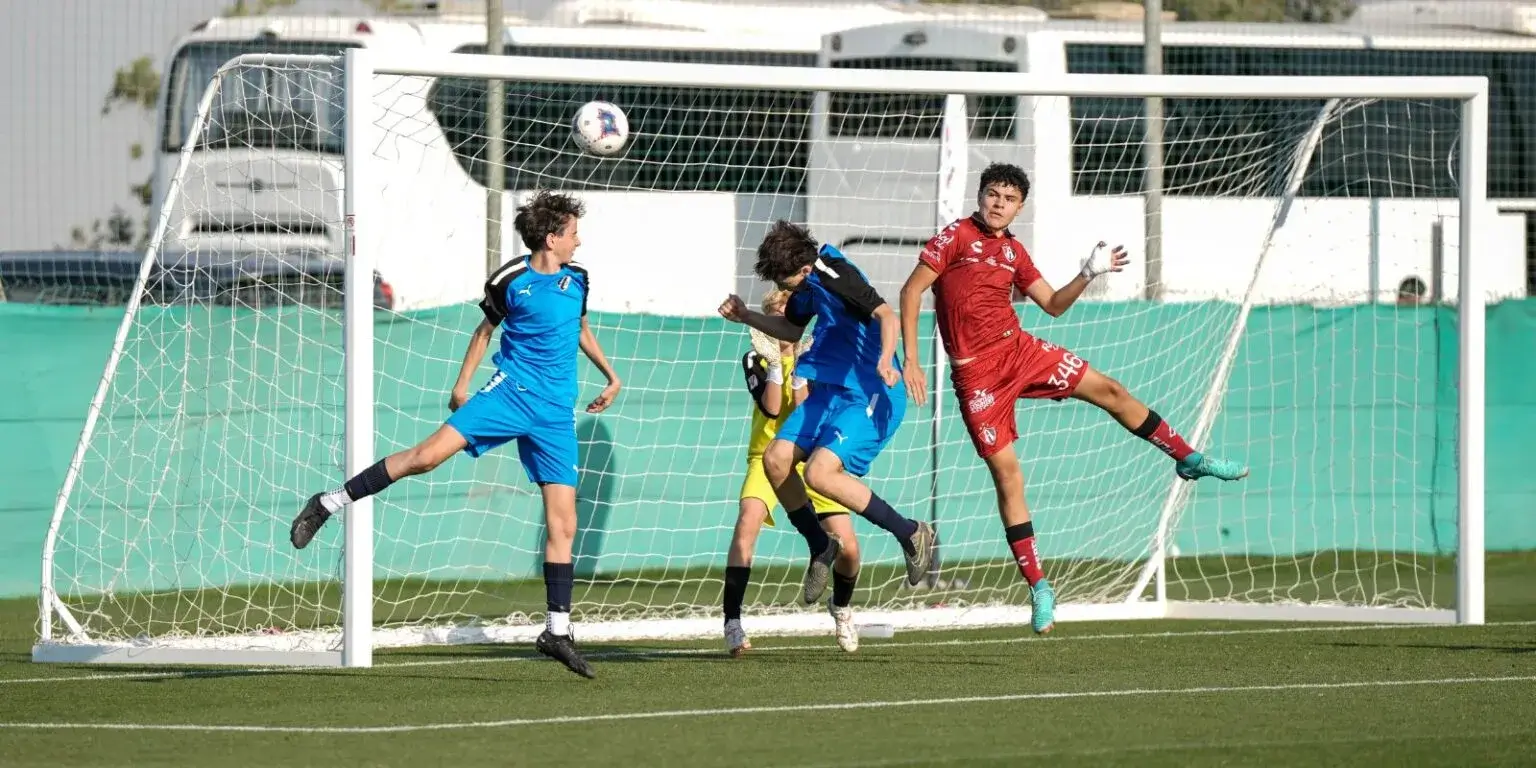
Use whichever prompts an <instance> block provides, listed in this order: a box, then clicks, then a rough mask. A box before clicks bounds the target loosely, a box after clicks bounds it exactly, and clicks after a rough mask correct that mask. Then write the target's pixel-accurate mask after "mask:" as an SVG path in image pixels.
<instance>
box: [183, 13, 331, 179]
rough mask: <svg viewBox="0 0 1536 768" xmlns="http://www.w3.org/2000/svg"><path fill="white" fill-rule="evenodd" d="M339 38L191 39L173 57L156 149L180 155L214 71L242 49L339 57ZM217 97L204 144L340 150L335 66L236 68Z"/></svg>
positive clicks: (235, 146) (210, 145)
mask: <svg viewBox="0 0 1536 768" xmlns="http://www.w3.org/2000/svg"><path fill="white" fill-rule="evenodd" d="M349 47H353V46H350V45H347V44H344V43H334V42H306V41H276V40H274V41H219V42H200V43H190V44H188V45H186V46H184V47H183V48H182V49H181V50H180V51H178V52H177V53H176V57H175V59H174V60H173V61H172V62H171V77H170V88H171V92H170V93H169V94H168V99H167V102H166V105H167V108H166V112H165V115H166V116H165V123H164V125H162V126H161V129H162V133H161V136H162V140H161V146H162V149H163V151H165V152H177V151H179V150H180V149H181V146H182V142H184V141H185V140H186V137H187V134H188V132H190V131H191V129H192V121H193V120H195V119H196V118H197V105H198V102H199V101H201V100H202V98H203V92H204V90H205V89H206V88H207V87H208V83H209V82H210V81H212V80H213V76H214V73H215V72H217V71H218V69H219V67H221V66H223V65H224V63H225V62H227V61H229V60H230V59H232V58H234V57H235V56H239V55H241V54H246V53H285V54H310V55H330V56H335V55H340V54H341V53H342V52H344V51H345V50H346V49H347V48H349ZM230 74H231V76H230V77H228V78H227V79H226V80H225V82H224V83H223V85H222V86H221V87H220V88H219V91H218V95H217V96H216V98H215V99H214V102H213V105H212V111H211V112H210V113H209V121H208V125H207V126H205V127H204V130H203V137H202V146H204V147H219V148H261V149H300V150H307V151H320V152H332V153H336V154H340V153H341V152H342V151H343V126H344V125H345V120H346V115H345V112H344V111H343V100H342V77H341V71H340V68H339V67H312V68H287V67H249V68H242V69H237V70H233V71H232V72H231V73H230Z"/></svg>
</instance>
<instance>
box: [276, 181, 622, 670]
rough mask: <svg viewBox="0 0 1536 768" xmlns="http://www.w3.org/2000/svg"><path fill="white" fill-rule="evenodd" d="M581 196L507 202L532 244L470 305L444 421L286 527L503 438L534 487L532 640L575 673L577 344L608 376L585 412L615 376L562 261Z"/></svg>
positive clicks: (593, 408)
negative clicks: (537, 570)
mask: <svg viewBox="0 0 1536 768" xmlns="http://www.w3.org/2000/svg"><path fill="white" fill-rule="evenodd" d="M583 212H584V211H583V206H582V204H581V202H580V201H579V200H577V199H575V198H573V197H570V196H568V195H562V194H556V193H553V192H548V191H544V192H539V193H537V194H535V195H534V196H533V198H532V200H530V201H529V202H528V204H527V205H524V206H522V207H520V208H518V209H517V218H516V219H514V221H513V226H514V227H515V228H516V229H517V233H518V235H519V236H520V237H521V238H522V240H523V243H524V244H525V245H526V246H528V249H529V250H530V251H532V254H531V255H529V256H519V257H517V258H515V259H512V260H511V261H508V262H507V263H506V264H504V265H502V267H501V268H500V269H498V270H496V272H495V273H493V274H492V275H491V277H490V278H489V279H488V280H486V283H485V298H484V299H482V300H481V301H480V309H481V311H482V312H483V313H484V314H485V319H484V320H482V321H481V322H480V325H479V327H477V328H475V332H474V334H473V335H472V336H471V337H470V340H469V348H468V349H467V350H465V352H464V365H463V366H462V367H461V368H460V369H459V377H458V380H457V381H456V382H455V383H454V385H453V393H452V394H451V395H450V396H449V398H448V409H449V410H450V411H452V412H453V414H452V415H451V416H449V417H448V420H447V422H445V423H444V424H443V426H441V427H439V428H438V429H437V431H436V432H433V433H432V435H431V436H429V437H428V438H427V439H425V440H423V441H421V442H420V443H418V444H417V445H416V446H415V447H412V448H407V449H406V450H403V451H400V452H399V453H395V454H392V455H390V456H388V457H386V458H385V459H384V460H383V461H380V462H378V463H377V464H374V465H373V466H371V467H369V468H367V469H365V470H363V471H362V472H361V473H359V474H358V475H357V476H356V477H354V478H352V479H351V480H348V481H347V482H346V484H345V485H343V486H342V487H340V488H337V489H335V490H333V491H330V492H327V493H317V494H315V495H314V496H311V497H310V499H309V501H308V503H306V504H305V505H304V509H303V510H302V511H301V512H300V513H299V515H298V517H296V518H294V521H293V526H292V529H291V530H290V532H289V538H290V540H291V541H292V543H293V546H295V547H297V548H299V549H303V548H304V547H305V546H307V545H308V544H309V542H310V540H311V539H313V538H314V537H315V534H316V533H317V532H318V531H319V530H320V527H321V526H323V525H325V521H326V520H329V519H330V517H331V515H333V514H335V513H336V512H337V511H339V510H341V509H342V508H343V507H345V506H347V505H348V504H350V503H352V502H354V501H357V500H358V499H361V498H364V497H366V496H372V495H374V494H376V493H378V492H380V491H382V490H384V489H385V488H388V487H389V485H390V484H391V483H393V482H395V481H397V480H399V479H401V478H404V477H410V476H411V475H419V474H422V473H425V472H430V471H432V470H433V469H436V468H437V467H438V466H439V465H441V464H442V463H443V462H445V461H447V460H448V459H449V457H451V456H453V455H454V454H455V453H458V452H459V451H464V452H465V453H467V454H469V455H470V456H472V457H479V456H481V455H482V454H484V453H485V452H486V451H489V450H491V449H493V448H496V447H497V446H500V445H502V444H504V443H507V442H510V441H512V440H516V441H517V450H518V457H519V458H520V459H521V461H522V464H523V471H524V472H526V473H527V475H528V479H529V480H530V481H532V482H534V483H536V484H538V486H539V488H540V490H541V492H542V494H543V497H544V525H545V529H546V541H545V544H544V589H545V596H546V600H547V603H548V605H547V608H548V616H547V618H546V620H545V627H544V632H543V633H542V634H540V635H539V638H538V641H537V642H536V643H535V645H536V647H537V648H538V650H539V651H540V652H541V653H543V654H544V655H546V656H549V657H551V658H554V659H556V660H558V661H560V662H561V663H563V664H565V666H566V667H568V668H569V669H570V670H571V671H573V672H575V673H577V674H579V675H582V676H583V677H589V678H590V677H592V676H593V673H592V667H591V665H589V664H588V663H587V661H586V659H584V658H582V655H581V653H580V651H578V650H577V648H576V643H575V641H574V640H573V639H572V638H571V633H570V619H571V591H572V582H573V581H574V573H573V570H572V564H571V543H572V541H573V540H574V539H575V537H576V471H577V467H576V411H575V408H576V350H577V349H578V348H579V349H580V350H581V351H582V352H583V353H585V354H586V356H587V359H589V360H591V361H592V364H593V365H595V366H597V368H598V370H599V371H601V372H602V374H603V376H604V377H606V378H607V380H608V386H606V387H604V388H603V391H602V393H601V394H599V395H598V396H597V399H595V400H593V401H592V402H591V404H589V405H588V406H587V412H588V413H601V412H602V411H604V410H606V409H607V408H608V406H610V405H612V404H613V400H614V398H615V397H616V396H618V393H619V377H618V375H617V374H615V373H614V371H613V368H612V366H610V365H609V364H608V360H607V358H606V357H604V355H603V349H602V347H601V346H600V345H599V344H598V343H597V337H596V336H594V335H593V334H592V330H591V328H589V327H588V326H587V293H588V290H589V288H590V285H589V282H588V277H587V270H586V269H584V268H583V267H582V266H581V265H579V264H577V263H576V262H574V261H572V260H571V259H572V256H573V255H574V254H575V252H576V247H577V246H579V245H581V239H580V238H579V237H578V236H577V234H576V228H577V222H578V220H579V219H580V218H581V215H582V213H583ZM497 328H500V329H501V347H500V349H499V350H498V351H497V352H496V354H495V356H494V357H492V362H494V363H495V364H496V372H495V373H493V374H492V375H491V377H490V379H489V380H488V381H487V382H486V383H485V385H484V386H482V387H481V388H480V390H479V391H478V392H476V393H475V394H474V395H473V396H471V395H470V394H469V383H470V381H471V380H472V379H473V378H474V375H475V371H476V369H477V368H479V366H480V361H481V360H482V359H483V358H484V357H485V351H486V348H487V347H488V346H490V343H491V336H492V335H493V334H494V333H495V331H496V329H497Z"/></svg>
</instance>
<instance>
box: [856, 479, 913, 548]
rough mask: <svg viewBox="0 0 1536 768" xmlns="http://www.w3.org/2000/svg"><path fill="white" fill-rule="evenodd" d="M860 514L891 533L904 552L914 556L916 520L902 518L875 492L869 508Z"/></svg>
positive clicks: (872, 494) (871, 496) (871, 493)
mask: <svg viewBox="0 0 1536 768" xmlns="http://www.w3.org/2000/svg"><path fill="white" fill-rule="evenodd" d="M859 514H861V515H863V516H864V519H865V520H868V521H870V522H871V523H874V524H875V525H878V526H880V527H881V528H884V529H885V530H887V531H890V532H891V535H892V536H895V537H896V540H897V541H900V542H901V549H902V551H904V552H906V553H907V554H909V555H910V554H912V534H914V533H917V521H916V520H912V519H910V518H906V517H902V516H901V515H900V514H899V513H897V512H896V510H894V509H892V508H891V505H889V504H887V503H885V499H882V498H880V497H879V496H877V495H875V493H874V492H873V491H871V492H870V494H869V506H867V507H865V508H864V511H863V512H860V513H859Z"/></svg>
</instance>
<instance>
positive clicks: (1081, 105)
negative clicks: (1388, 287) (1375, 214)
mask: <svg viewBox="0 0 1536 768" xmlns="http://www.w3.org/2000/svg"><path fill="white" fill-rule="evenodd" d="M1165 50H1166V57H1167V58H1166V63H1165V67H1164V71H1165V72H1167V73H1168V74H1174V75H1214V76H1220V75H1261V74H1278V75H1315V74H1330V75H1473V74H1488V75H1489V77H1490V82H1491V88H1492V90H1491V100H1490V107H1489V122H1490V129H1489V158H1490V162H1489V171H1488V177H1489V179H1488V193H1489V195H1490V196H1493V197H1520V198H1529V197H1536V156H1533V153H1536V149H1533V148H1532V142H1531V141H1530V136H1531V132H1532V130H1533V129H1532V127H1531V126H1532V120H1533V119H1536V80H1533V78H1530V77H1529V76H1527V75H1522V74H1520V73H1522V72H1530V71H1531V70H1532V69H1533V68H1536V52H1517V53H1502V52H1501V53H1485V52H1479V51H1451V50H1414V51H1407V50H1379V49H1327V48H1294V49H1291V48H1287V49H1275V48H1252V47H1243V46H1170V47H1168V48H1167V49H1165ZM1067 66H1068V71H1069V72H1091V73H1100V74H1138V73H1140V72H1141V71H1142V62H1141V49H1140V47H1139V46H1134V45H1101V44H1070V45H1068V46H1067ZM1322 106H1323V102H1322V101H1320V100H1319V101H1307V100H1300V101H1298V100H1286V101H1276V100H1271V99H1169V100H1167V101H1165V102H1164V114H1165V116H1166V118H1165V119H1166V125H1165V128H1164V135H1165V139H1166V142H1167V143H1166V145H1165V148H1164V155H1165V166H1166V170H1165V174H1164V178H1165V180H1166V184H1167V186H1166V190H1167V191H1168V192H1169V193H1172V194H1188V195H1200V196H1245V195H1253V194H1275V193H1276V192H1277V191H1278V190H1279V189H1282V188H1283V186H1284V183H1285V180H1286V178H1288V176H1289V173H1290V163H1291V162H1292V160H1291V153H1292V152H1294V150H1295V149H1296V147H1297V146H1299V142H1300V141H1302V140H1303V139H1304V137H1305V136H1306V135H1307V132H1308V131H1310V130H1311V128H1312V125H1313V123H1314V121H1315V120H1316V119H1317V116H1318V115H1319V113H1320V110H1321V109H1322ZM1142 114H1143V106H1142V102H1141V100H1140V99H1099V98H1094V99H1073V103H1072V130H1073V190H1074V193H1075V194H1081V195H1102V194H1135V193H1138V192H1140V190H1141V174H1142V169H1141V165H1142V161H1141V151H1140V142H1141V140H1142V136H1143V130H1144V127H1143V120H1142ZM1459 135H1460V115H1459V110H1458V109H1457V105H1456V104H1455V103H1454V102H1451V101H1444V100H1403V99H1383V100H1377V101H1365V102H1354V103H1351V104H1347V105H1346V108H1345V109H1343V110H1341V111H1340V112H1339V113H1337V114H1335V115H1334V116H1333V117H1332V119H1331V120H1330V121H1329V122H1328V123H1327V124H1326V125H1325V127H1324V130H1323V136H1322V141H1321V143H1320V144H1319V146H1318V148H1317V151H1316V153H1315V154H1314V155H1313V157H1312V159H1311V163H1310V164H1309V165H1308V168H1307V174H1306V176H1305V178H1304V180H1303V185H1302V188H1301V192H1300V194H1301V195H1302V196H1305V197H1365V196H1371V197H1387V198H1392V197H1454V196H1456V191H1457V187H1456V178H1457V175H1458V174H1457V170H1456V163H1457V161H1458V159H1459V158H1458V155H1457V152H1458V149H1457V147H1458V141H1459ZM1256 171H1258V172H1256Z"/></svg>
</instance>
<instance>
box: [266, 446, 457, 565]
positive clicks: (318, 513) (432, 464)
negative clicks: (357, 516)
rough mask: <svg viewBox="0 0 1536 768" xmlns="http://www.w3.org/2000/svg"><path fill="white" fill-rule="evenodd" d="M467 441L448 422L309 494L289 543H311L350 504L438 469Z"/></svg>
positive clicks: (289, 533)
mask: <svg viewBox="0 0 1536 768" xmlns="http://www.w3.org/2000/svg"><path fill="white" fill-rule="evenodd" d="M467 444H468V443H466V442H465V440H464V437H463V435H460V434H459V432H458V430H456V429H454V428H453V427H450V426H448V425H446V424H445V425H443V426H441V427H439V428H438V429H437V431H436V432H433V433H432V434H431V435H430V436H428V437H427V439H426V440H423V441H421V442H420V443H419V444H417V445H416V446H414V447H412V448H407V449H405V450H403V451H399V452H397V453H394V454H392V455H390V456H386V457H385V458H383V459H380V460H379V461H377V462H375V463H374V464H373V465H372V466H370V467H368V468H367V469H365V470H363V471H362V472H359V473H357V475H356V476H354V477H353V478H352V479H350V480H348V481H347V482H346V483H343V484H342V486H341V487H340V488H337V489H335V490H331V491H327V492H325V493H317V494H315V495H314V496H311V497H309V500H308V501H306V502H305V503H304V507H303V509H301V510H299V514H298V516H296V517H295V518H294V519H293V524H292V525H290V526H289V529H288V540H289V542H290V543H292V544H293V546H294V548H295V549H303V548H305V547H307V546H309V542H310V541H311V540H313V539H314V538H315V534H316V533H319V532H320V529H321V528H322V527H323V526H324V525H325V523H326V521H328V520H330V519H331V516H332V515H334V514H336V513H337V512H340V511H341V510H342V509H344V508H346V506H347V505H349V504H351V503H352V502H354V501H358V500H359V499H364V498H367V497H369V496H373V495H375V494H377V493H381V492H382V491H383V490H384V489H385V488H388V487H389V486H390V485H392V484H394V483H395V482H396V481H398V480H401V479H402V478H406V477H410V476H412V475H419V474H423V473H425V472H430V471H432V470H434V469H436V468H438V467H439V466H441V465H442V463H443V462H445V461H447V460H448V458H449V457H450V456H452V455H453V454H455V453H457V452H459V451H461V450H463V449H464V446H466V445H467Z"/></svg>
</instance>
